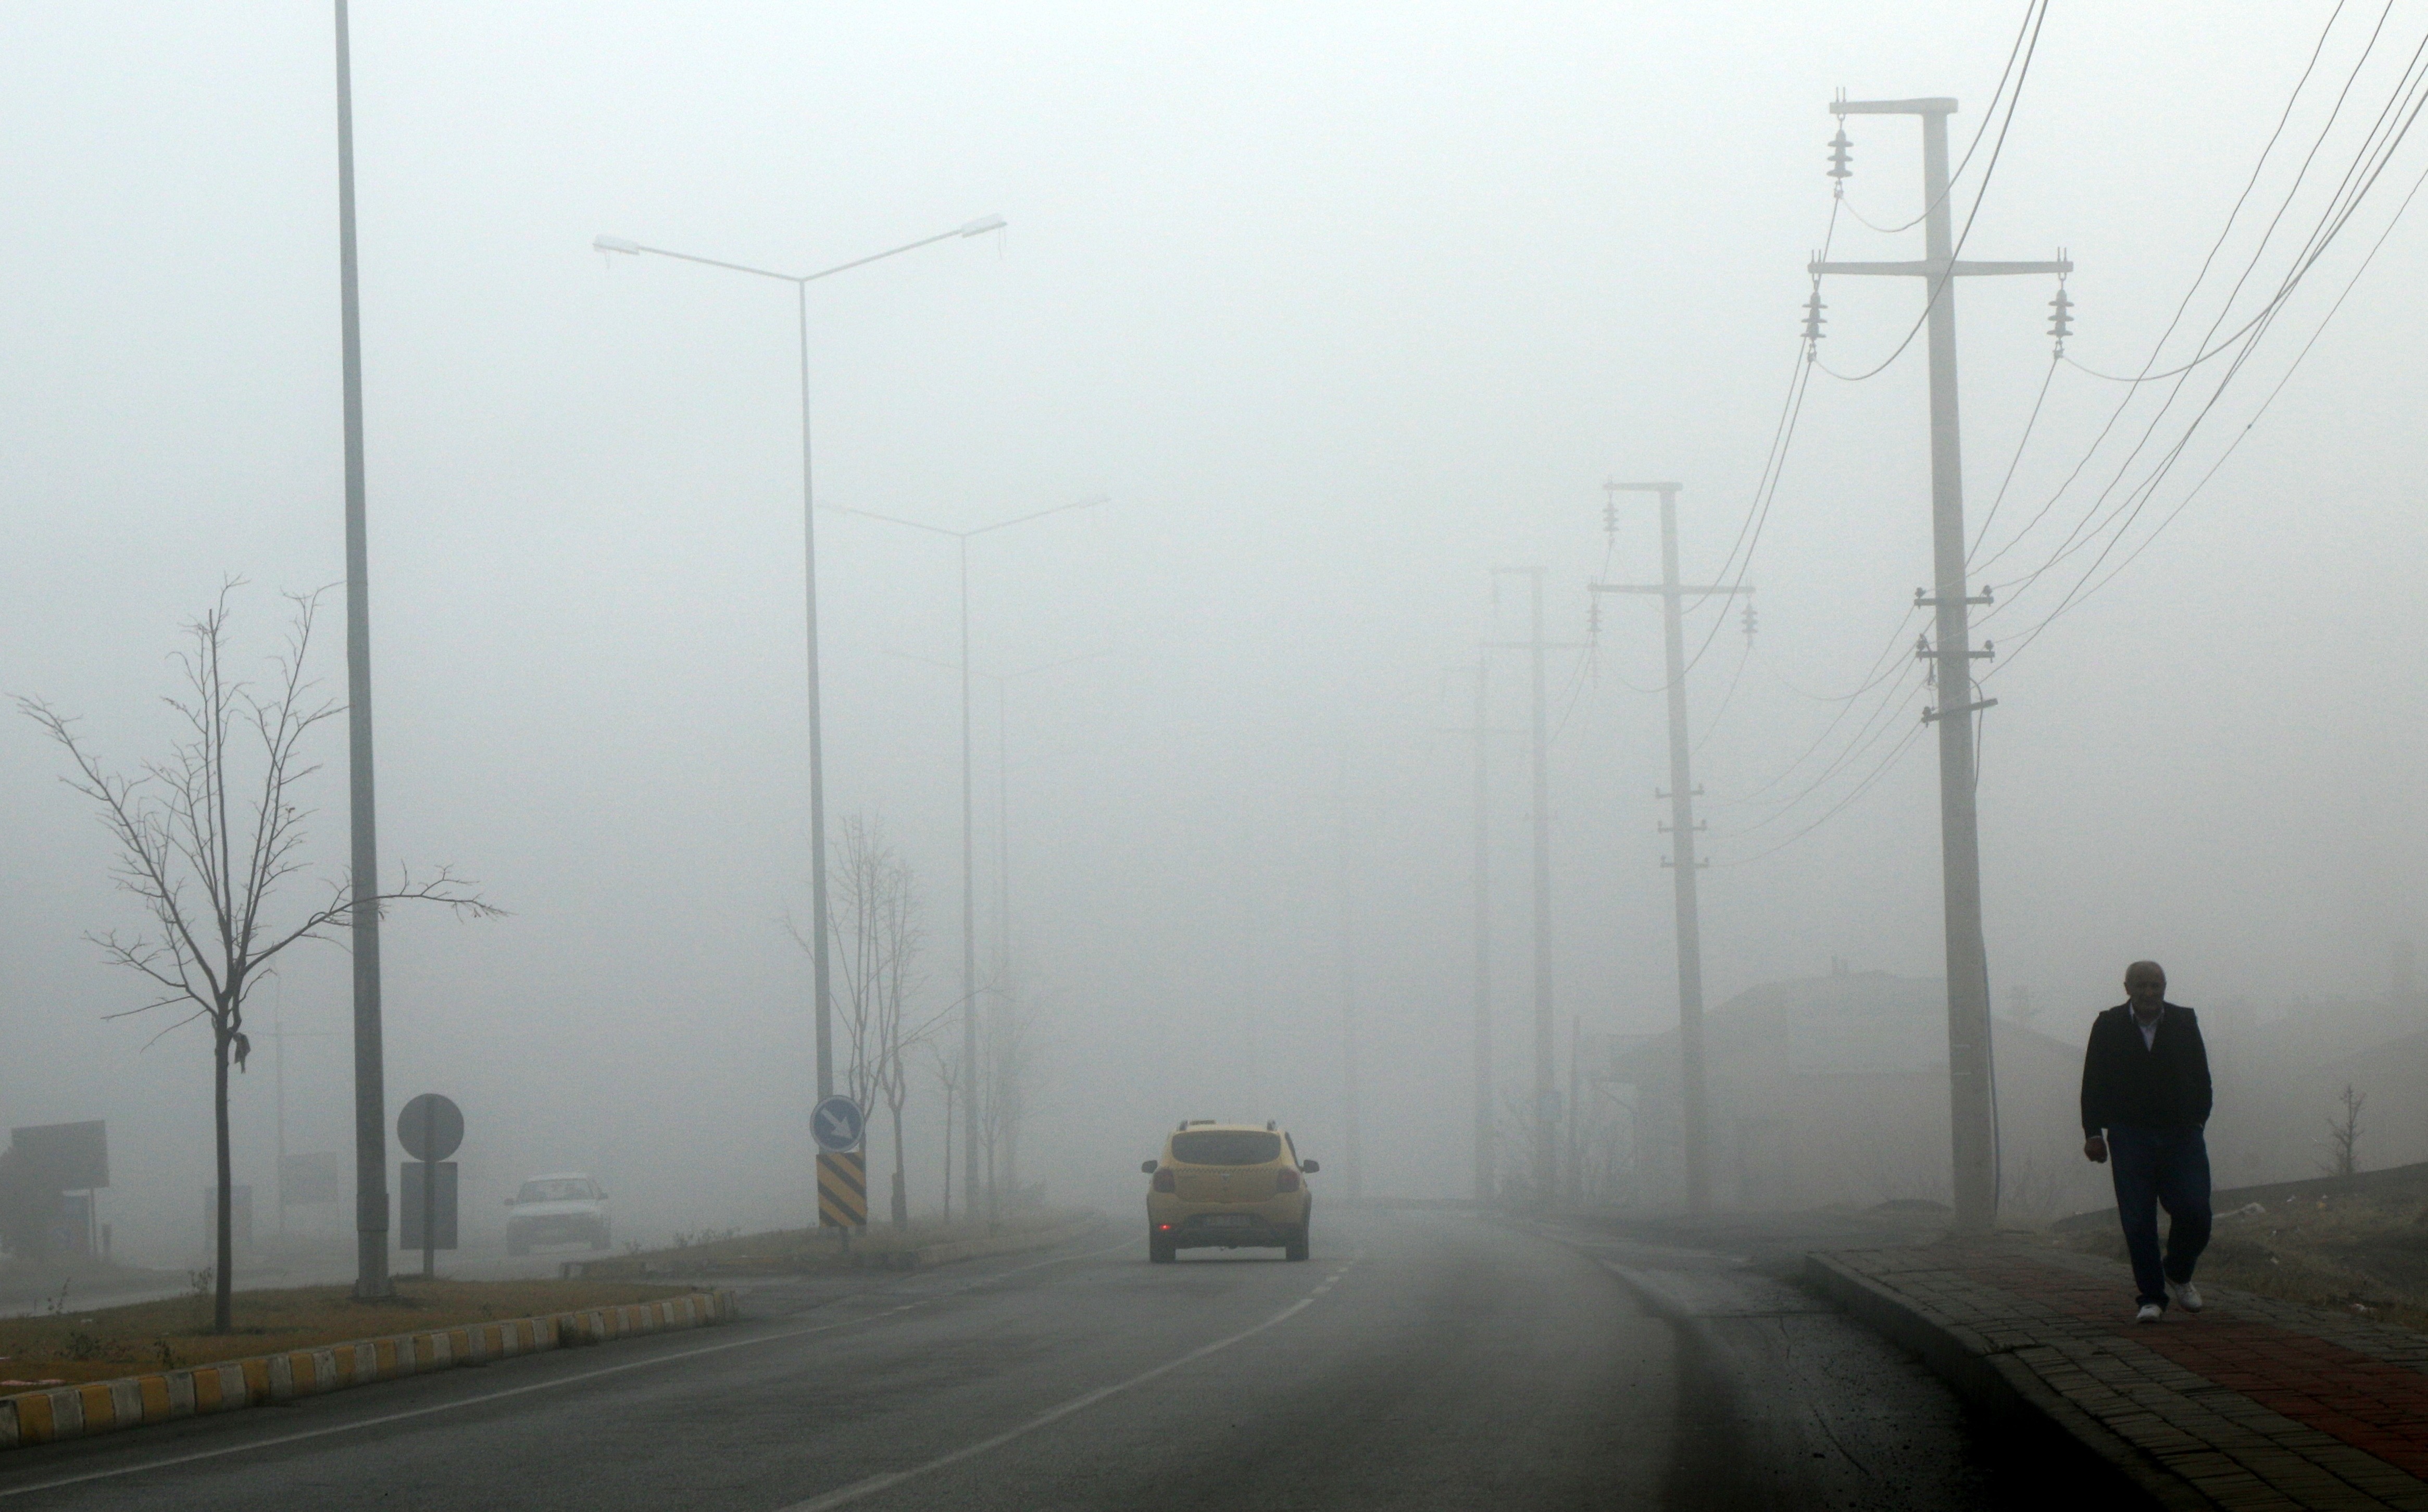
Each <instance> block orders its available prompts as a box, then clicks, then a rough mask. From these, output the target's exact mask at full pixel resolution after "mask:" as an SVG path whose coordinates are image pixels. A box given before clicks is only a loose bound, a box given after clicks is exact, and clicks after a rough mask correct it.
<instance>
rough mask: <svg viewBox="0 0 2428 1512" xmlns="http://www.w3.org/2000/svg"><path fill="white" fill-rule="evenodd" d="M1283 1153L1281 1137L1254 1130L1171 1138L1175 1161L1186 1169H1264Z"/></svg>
mask: <svg viewBox="0 0 2428 1512" xmlns="http://www.w3.org/2000/svg"><path fill="white" fill-rule="evenodd" d="M1281 1153H1282V1137H1281V1136H1280V1135H1278V1134H1267V1133H1263V1132H1261V1131H1258V1130H1255V1129H1206V1130H1205V1131H1204V1132H1202V1133H1197V1134H1174V1135H1173V1137H1172V1158H1173V1159H1175V1160H1177V1161H1179V1162H1180V1163H1181V1164H1183V1165H1262V1164H1264V1163H1265V1162H1266V1161H1268V1160H1271V1159H1276V1158H1278V1157H1279V1156H1280V1155H1281Z"/></svg>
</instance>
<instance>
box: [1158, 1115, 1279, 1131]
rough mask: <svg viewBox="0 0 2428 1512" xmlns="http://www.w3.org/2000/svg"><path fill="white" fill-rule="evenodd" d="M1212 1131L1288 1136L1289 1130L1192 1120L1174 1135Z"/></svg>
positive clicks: (1258, 1125) (1276, 1127)
mask: <svg viewBox="0 0 2428 1512" xmlns="http://www.w3.org/2000/svg"><path fill="white" fill-rule="evenodd" d="M1201 1130H1212V1131H1215V1132H1218V1133H1222V1134H1287V1133H1288V1132H1289V1130H1288V1129H1286V1128H1284V1127H1282V1126H1280V1125H1278V1124H1217V1123H1214V1122H1212V1121H1211V1120H1209V1119H1199V1118H1192V1119H1190V1120H1189V1126H1188V1127H1187V1128H1176V1129H1173V1131H1172V1132H1173V1133H1174V1134H1195V1133H1198V1132H1199V1131H1201Z"/></svg>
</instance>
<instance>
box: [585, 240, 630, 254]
mask: <svg viewBox="0 0 2428 1512" xmlns="http://www.w3.org/2000/svg"><path fill="white" fill-rule="evenodd" d="M590 244H591V245H592V246H594V247H596V248H598V249H599V251H600V252H620V253H622V254H624V255H626V256H628V257H637V256H639V255H640V254H641V244H640V243H639V242H637V241H628V240H626V239H625V238H622V237H600V238H598V239H597V240H596V241H593V242H592V243H590Z"/></svg>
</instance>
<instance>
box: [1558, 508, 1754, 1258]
mask: <svg viewBox="0 0 2428 1512" xmlns="http://www.w3.org/2000/svg"><path fill="white" fill-rule="evenodd" d="M1684 486H1685V485H1683V484H1676V483H1616V482H1612V483H1606V484H1604V485H1602V492H1603V493H1604V495H1605V496H1606V499H1605V501H1604V503H1603V505H1602V528H1603V529H1604V530H1605V531H1607V532H1609V533H1610V534H1617V533H1618V496H1619V495H1620V494H1622V493H1657V494H1659V495H1660V496H1661V582H1660V583H1659V584H1658V585H1648V584H1642V583H1594V584H1593V591H1594V592H1596V593H1631V594H1657V595H1658V596H1659V597H1660V599H1661V635H1662V644H1663V648H1664V651H1665V656H1666V658H1667V667H1668V674H1669V685H1668V694H1669V791H1668V792H1667V793H1666V794H1665V795H1657V796H1661V797H1667V798H1668V800H1669V824H1668V827H1667V828H1668V830H1669V835H1670V840H1671V851H1672V854H1671V855H1670V856H1669V857H1668V858H1667V859H1666V860H1665V861H1663V862H1662V863H1661V864H1663V865H1664V866H1666V867H1668V868H1669V873H1670V879H1671V882H1672V884H1673V891H1674V893H1675V895H1676V903H1677V912H1678V1062H1679V1075H1678V1105H1679V1113H1680V1121H1681V1122H1682V1124H1683V1125H1684V1130H1683V1133H1684V1142H1685V1156H1686V1162H1685V1163H1686V1210H1687V1211H1688V1212H1697V1213H1699V1212H1705V1211H1708V1210H1710V1208H1711V1206H1712V1108H1711V1079H1710V1069H1709V1066H1708V1064H1707V1062H1706V1060H1705V1057H1704V1053H1703V924H1702V905H1701V901H1700V899H1699V898H1698V896H1697V891H1696V883H1697V878H1696V873H1697V872H1698V871H1699V870H1700V869H1701V868H1702V867H1704V866H1707V865H1709V864H1711V863H1709V862H1703V861H1698V860H1697V859H1696V856H1695V834H1696V831H1697V830H1698V825H1697V824H1696V821H1695V795H1696V791H1697V790H1696V787H1695V779H1694V773H1693V771H1692V770H1691V761H1690V758H1691V755H1692V743H1691V742H1690V741H1689V739H1688V737H1687V730H1688V727H1687V723H1686V626H1685V612H1684V609H1683V607H1682V605H1681V604H1680V602H1679V600H1681V599H1682V598H1683V597H1685V596H1686V595H1689V594H1692V595H1694V596H1695V597H1697V598H1698V599H1699V598H1702V597H1704V596H1705V595H1710V594H1716V595H1720V596H1722V597H1727V596H1731V595H1734V594H1749V593H1751V592H1753V590H1752V589H1751V588H1749V587H1745V586H1742V585H1739V586H1724V585H1717V584H1711V583H1698V584H1696V585H1694V586H1691V587H1690V586H1685V585H1682V584H1681V583H1679V581H1678V492H1679V490H1680V489H1681V488H1682V487H1684Z"/></svg>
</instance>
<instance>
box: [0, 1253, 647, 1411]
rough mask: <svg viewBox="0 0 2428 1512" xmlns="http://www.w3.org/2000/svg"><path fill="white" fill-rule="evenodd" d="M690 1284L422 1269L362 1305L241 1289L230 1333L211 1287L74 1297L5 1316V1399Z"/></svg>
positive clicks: (637, 1298)
mask: <svg viewBox="0 0 2428 1512" xmlns="http://www.w3.org/2000/svg"><path fill="white" fill-rule="evenodd" d="M396 1290H397V1295H396V1298H395V1300H393V1301H390V1302H356V1301H355V1300H354V1299H353V1295H352V1294H351V1290H350V1289H349V1288H347V1287H344V1286H325V1287H290V1288H284V1289H281V1290H270V1291H239V1292H238V1293H237V1294H236V1324H237V1325H236V1329H235V1331H234V1332H232V1333H225V1334H215V1333H212V1332H211V1331H210V1323H211V1299H210V1298H209V1297H208V1296H207V1295H203V1296H189V1297H172V1298H170V1299H168V1300H166V1301H160V1302H139V1303H134V1304H131V1305H129V1306H125V1307H76V1306H74V1303H73V1300H72V1298H70V1297H62V1298H60V1299H59V1302H58V1304H57V1307H55V1308H47V1309H46V1310H45V1311H44V1312H43V1313H42V1314H41V1315H40V1316H37V1317H31V1318H8V1319H0V1395H5V1394H7V1393H8V1392H11V1391H25V1390H32V1389H37V1388H39V1387H45V1386H74V1385H78V1384H80V1383H82V1382H86V1381H106V1380H110V1379H113V1378H115V1377H118V1376H122V1375H139V1374H143V1373H146V1372H154V1371H169V1370H180V1369H183V1368H185V1367H187V1366H189V1365H210V1364H216V1363H219V1362H221V1361H223V1360H232V1359H243V1358H245V1357H247V1356H254V1355H271V1354H276V1353H279V1352H280V1351H283V1350H293V1349H312V1348H317V1347H319V1346H320V1345H322V1344H341V1343H344V1342H346V1341H347V1340H349V1339H376V1338H380V1337H382V1336H384V1335H387V1334H409V1333H421V1332H427V1331H431V1330H435V1329H440V1328H458V1327H462V1326H463V1325H465V1324H467V1323H493V1322H495V1321H497V1320H499V1319H501V1318H531V1317H538V1316H544V1315H546V1314H549V1313H557V1312H576V1311H580V1310H582V1309H583V1308H588V1307H620V1306H623V1305H625V1304H628V1303H635V1302H655V1301H658V1300H660V1299H662V1298H665V1297H674V1296H681V1295H683V1294H684V1293H685V1292H686V1291H688V1290H690V1289H688V1288H685V1287H675V1286H651V1285H647V1284H643V1283H639V1282H632V1281H621V1280H583V1281H450V1280H445V1279H440V1280H435V1281H425V1280H422V1279H420V1278H419V1277H418V1276H416V1277H405V1278H400V1279H399V1280H398V1281H397V1284H396Z"/></svg>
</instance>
